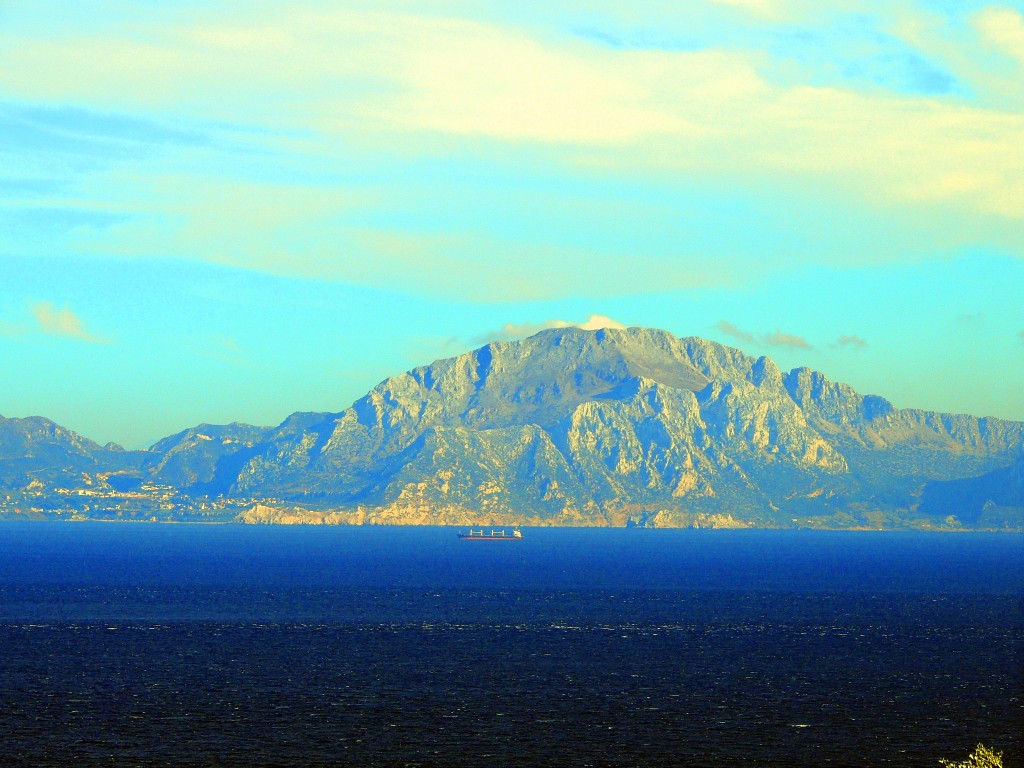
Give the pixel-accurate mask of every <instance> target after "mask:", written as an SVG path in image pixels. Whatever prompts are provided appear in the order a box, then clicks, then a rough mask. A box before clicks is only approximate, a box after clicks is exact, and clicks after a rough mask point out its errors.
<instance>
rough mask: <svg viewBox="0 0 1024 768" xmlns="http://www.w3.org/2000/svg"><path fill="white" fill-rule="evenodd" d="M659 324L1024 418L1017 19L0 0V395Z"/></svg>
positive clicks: (305, 402)
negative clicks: (562, 330)
mask: <svg viewBox="0 0 1024 768" xmlns="http://www.w3.org/2000/svg"><path fill="white" fill-rule="evenodd" d="M565 325H580V326H583V327H591V328H595V327H602V326H611V327H618V326H646V327H654V328H662V329H664V330H667V331H669V332H671V333H673V334H675V335H677V336H691V335H693V336H702V337H704V338H709V339H712V340H715V341H719V342H722V343H726V344H730V345H733V346H736V347H739V348H740V349H742V350H743V351H744V352H746V353H748V354H751V355H768V356H770V357H772V358H773V359H774V360H776V362H778V363H779V365H780V366H781V367H782V368H783V369H788V368H792V367H796V366H804V365H806V366H809V367H811V368H814V369H816V370H819V371H822V372H823V373H825V374H826V375H827V376H829V378H831V379H833V380H837V381H844V382H846V383H849V384H850V385H852V386H853V387H854V388H855V389H857V390H858V391H859V392H861V393H863V394H879V395H883V396H885V397H887V398H888V399H890V400H891V401H893V402H894V403H895V404H896V405H897V406H899V407H914V408H925V409H930V410H939V411H947V412H957V413H970V414H974V415H977V416H997V417H1001V418H1008V419H1024V15H1022V8H1021V6H1019V5H1017V6H1011V5H999V4H989V3H984V2H972V1H971V0H962V1H961V0H958V2H950V1H949V0H919V1H918V2H913V1H911V0H907V1H906V2H903V1H899V0H898V1H897V2H892V1H891V0H887V1H886V2H856V3H854V2H845V1H844V0H835V1H834V2H819V1H817V0H808V1H806V2H805V1H804V0H703V1H702V0H694V1H693V2H686V3H680V2H661V1H660V0H649V1H647V2H644V1H643V0H636V1H631V2H628V3H627V2H621V1H619V2H609V1H607V0H596V2H595V1H594V0H588V1H587V2H582V0H580V1H578V2H577V1H575V0H546V1H545V2H543V3H541V2H525V3H507V2H488V1H487V0H474V2H461V1H460V0H427V1H425V2H402V1H401V0H373V2H348V3H346V2H340V3H339V2H316V1H315V0H309V1H307V2H296V1H295V0H289V1H288V2H278V1H277V0H246V1H245V2H230V1H228V2H208V1H205V0H204V2H178V3H174V2H165V1H164V0H160V2H157V1H156V0H138V1H137V2H113V1H108V0H97V1H96V2H90V3H70V4H69V3H66V2H63V1H60V2H50V0H31V1H30V2H22V1H21V0H13V1H12V0H5V1H4V2H0V414H2V415H3V416H5V417H12V416H29V415H42V416H46V417H48V418H50V419H53V420H55V421H57V422H58V423H60V424H62V425H64V426H67V427H69V428H71V429H74V430H75V431H77V432H79V433H81V434H83V435H84V436H86V437H89V438H91V439H93V440H97V441H98V442H101V443H103V442H107V441H109V440H113V441H116V442H119V443H121V444H122V445H124V446H126V447H129V448H138V447H144V446H147V445H149V444H151V443H153V442H155V441H156V440H157V439H159V438H161V437H163V436H165V435H168V434H171V433H174V432H177V431H180V430H182V429H185V428H187V427H190V426H192V425H195V424H198V423H201V422H208V423H227V422H231V421H243V422H248V423H253V424H261V425H271V424H276V423H279V422H280V421H281V420H283V419H284V418H285V417H286V416H287V415H288V414H289V413H291V412H293V411H339V410H342V409H344V408H345V407H347V406H348V405H349V404H351V403H352V401H354V400H355V399H356V398H358V397H360V396H361V395H362V394H364V393H365V392H366V391H368V390H369V389H370V388H372V387H373V386H374V385H376V384H377V383H378V382H379V381H380V380H382V379H384V378H386V377H388V376H391V375H396V374H398V373H401V372H402V371H405V370H408V369H410V368H412V367H414V366H417V365H421V364H425V363H429V362H431V361H433V360H436V359H439V358H443V357H450V356H452V355H456V354H461V353H463V352H466V351H468V350H471V349H474V348H476V347H478V346H480V345H482V344H484V343H487V342H488V341H492V340H497V339H515V338H522V337H524V336H527V335H530V334H531V333H534V332H536V331H537V330H540V329H542V328H546V327H555V326H565Z"/></svg>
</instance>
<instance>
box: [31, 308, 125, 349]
mask: <svg viewBox="0 0 1024 768" xmlns="http://www.w3.org/2000/svg"><path fill="white" fill-rule="evenodd" d="M32 313H33V314H34V315H35V316H36V321H37V322H38V323H39V328H40V329H41V330H42V331H43V333H46V334H49V335H50V336H64V337H67V338H71V339H78V340H79V341H87V342H89V343H91V344H106V343H108V342H109V340H108V339H105V338H103V337H102V336H97V335H95V334H93V333H90V332H89V331H87V330H86V329H85V324H84V323H83V322H82V320H81V318H79V317H78V315H76V314H75V313H74V312H72V311H71V310H70V309H68V308H67V307H64V308H62V309H57V307H56V306H54V304H53V303H52V302H49V301H41V302H39V303H38V304H36V305H35V306H33V307H32Z"/></svg>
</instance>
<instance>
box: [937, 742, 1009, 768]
mask: <svg viewBox="0 0 1024 768" xmlns="http://www.w3.org/2000/svg"><path fill="white" fill-rule="evenodd" d="M939 765H942V766H944V768H1003V753H1002V752H993V751H992V750H991V749H989V748H988V747H986V746H985V745H984V744H979V745H978V746H977V747H976V748H975V750H974V751H973V752H972V753H971V755H970V757H968V758H967V759H966V760H961V761H959V762H955V763H954V762H953V761H952V760H946V759H942V760H939Z"/></svg>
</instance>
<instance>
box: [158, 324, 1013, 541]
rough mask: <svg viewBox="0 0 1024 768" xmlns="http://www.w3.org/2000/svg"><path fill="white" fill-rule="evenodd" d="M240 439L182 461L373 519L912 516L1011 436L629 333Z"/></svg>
mask: <svg viewBox="0 0 1024 768" xmlns="http://www.w3.org/2000/svg"><path fill="white" fill-rule="evenodd" d="M211 436H212V435H211ZM255 437H257V436H254V435H253V434H251V433H246V434H244V435H239V436H238V437H237V442H236V443H234V446H235V447H234V451H233V454H232V455H233V456H234V457H235V458H233V459H232V458H231V457H230V456H228V457H225V453H224V451H222V450H221V449H218V450H217V451H212V452H211V447H210V445H209V442H210V441H206V442H205V444H203V445H200V444H199V443H196V448H195V450H196V451H200V450H202V451H204V452H205V454H206V455H208V458H207V461H208V462H212V463H213V464H219V466H220V472H219V474H218V471H217V469H216V468H215V467H214V468H211V469H209V470H207V471H206V472H202V471H199V470H198V469H197V468H195V467H193V469H192V473H193V474H194V475H195V476H196V477H197V478H206V480H205V481H204V482H206V483H207V484H208V486H209V487H218V486H220V487H222V488H223V492H225V493H228V494H234V495H238V496H246V497H260V496H266V497H274V498H278V499H283V500H287V501H291V502H294V503H296V504H313V505H316V504H321V505H324V504H327V505H330V504H333V505H338V506H340V507H345V506H348V507H351V508H360V509H361V510H363V511H362V512H361V513H360V514H362V515H364V516H368V517H367V519H368V520H369V521H374V520H379V521H389V522H401V521H403V520H404V521H408V522H413V521H415V522H430V521H432V520H433V521H438V522H442V521H445V520H463V519H472V518H473V517H474V516H477V517H478V518H479V519H487V520H495V521H505V520H513V519H519V520H523V521H535V522H545V521H548V522H552V521H559V522H562V523H564V524H596V525H621V524H626V523H627V522H632V523H639V524H646V525H702V524H703V525H708V526H727V525H728V526H740V525H748V524H760V525H774V524H791V523H792V522H793V520H794V518H799V519H800V520H804V519H805V518H808V517H818V518H821V517H822V516H825V517H828V516H835V515H850V514H854V515H856V514H860V513H861V512H863V511H864V510H869V509H870V510H882V511H887V512H893V513H895V512H902V513H906V514H913V513H914V510H915V509H916V508H917V505H918V504H919V502H920V498H919V496H920V492H921V489H922V487H923V486H924V484H925V483H927V482H929V481H931V480H950V479H957V478H962V477H970V476H975V475H980V474H983V473H984V472H986V471H991V470H994V469H998V468H999V467H1001V466H1006V465H1008V464H1010V463H1011V462H1012V461H1013V460H1014V459H1015V457H1016V455H1018V454H1019V453H1021V452H1022V450H1024V449H1022V445H1024V427H1022V425H1021V424H1020V423H1017V422H1006V421H999V420H995V419H977V418H974V417H970V416H951V415H947V414H936V413H927V412H922V411H913V410H898V409H896V408H895V407H893V406H892V404H890V403H889V402H888V401H886V400H885V399H884V398H881V397H877V396H871V395H868V396H862V395H860V394H858V393H857V392H855V391H854V390H853V389H852V388H851V387H849V386H847V385H845V384H840V383H835V382H832V381H830V380H829V379H828V378H827V377H825V376H824V375H822V374H821V373H817V372H815V371H811V370H809V369H807V368H799V369H796V370H793V371H790V372H788V373H785V372H783V371H780V370H779V368H778V366H777V365H776V364H775V363H774V362H773V361H772V360H771V359H770V358H767V357H760V358H753V357H750V356H747V355H744V354H743V353H742V352H740V351H739V350H736V349H733V348H730V347H726V346H723V345H720V344H716V343H714V342H710V341H707V340H704V339H699V338H683V339H680V338H676V337H674V336H672V335H671V334H668V333H666V332H664V331H658V330H652V329H644V328H631V329H626V330H615V329H605V330H599V331H584V330H580V329H575V328H563V329H553V330H548V331H544V332H541V333H539V334H537V335H536V336H533V337H531V338H528V339H525V340H523V341H518V342H508V343H506V342H496V343H493V344H489V345H487V346H485V347H482V348H480V349H478V350H475V351H473V352H470V353H467V354H464V355H460V356H459V357H455V358H450V359H446V360H439V361H436V362H434V363H431V364H430V365H425V366H422V367H420V368H416V369H414V370H412V371H409V372H408V373H405V374H402V375H400V376H396V377H393V378H390V379H387V380H385V381H383V382H381V383H380V384H379V385H377V386H376V387H375V388H374V389H373V390H371V391H370V392H369V393H367V394H366V395H365V396H364V397H362V398H360V399H359V400H358V401H356V402H355V403H354V404H353V405H352V407H350V408H348V409H347V410H345V411H342V412H340V413H330V414H295V415H294V416H292V417H290V418H289V419H287V420H285V422H283V423H282V424H281V425H279V426H278V427H276V428H272V429H269V430H266V431H265V432H264V433H262V435H260V436H258V437H259V439H258V440H256V439H254V438H255ZM179 444H180V445H183V444H184V443H179ZM179 450H180V448H179ZM218 451H219V452H218ZM179 461H181V459H179ZM163 466H164V468H165V470H162V471H164V474H165V476H166V467H167V466H169V464H168V463H167V462H165V463H164V465H163ZM225 470H230V472H229V474H230V477H227V476H226V475H225ZM167 479H168V480H170V479H171V478H170V477H168V478H167ZM847 522H849V521H848V520H847Z"/></svg>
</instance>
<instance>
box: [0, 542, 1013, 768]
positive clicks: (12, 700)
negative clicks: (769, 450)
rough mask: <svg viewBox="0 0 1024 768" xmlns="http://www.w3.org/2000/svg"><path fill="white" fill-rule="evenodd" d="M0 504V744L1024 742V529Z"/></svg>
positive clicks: (432, 748)
mask: <svg viewBox="0 0 1024 768" xmlns="http://www.w3.org/2000/svg"><path fill="white" fill-rule="evenodd" d="M524 534H525V539H524V540H523V541H520V542H465V541H459V540H457V539H456V537H455V532H454V530H453V529H449V528H374V527H366V528H313V527H311V528H298V527H242V526H212V525H205V526H204V525H149V524H102V523H91V524H84V523H83V524H68V523H64V524H56V523H54V524H50V523H20V524H19V523H6V524H0V747H2V748H0V764H2V765H4V766H72V765H73V766H250V767H253V766H328V765H353V766H377V765H380V766H405V765H408V766H533V765H537V766H586V765H600V766H821V765H834V766H884V765H894V766H937V765H938V759H939V758H940V757H949V758H956V759H963V758H965V757H966V756H967V754H968V753H969V752H970V751H971V749H972V748H973V747H974V745H975V744H977V743H978V742H983V743H985V744H986V745H987V746H989V747H992V748H994V749H996V750H1001V751H1003V752H1004V753H1005V759H1006V765H1007V766H1020V765H1021V764H1022V752H1024V738H1022V734H1024V728H1022V723H1024V606H1022V600H1024V536H1020V535H1012V534H1007V535H997V534H987V535H982V534H978V535H975V534H925V533H869V532H797V531H664V530H578V529H577V530H566V529H527V530H525V531H524Z"/></svg>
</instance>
